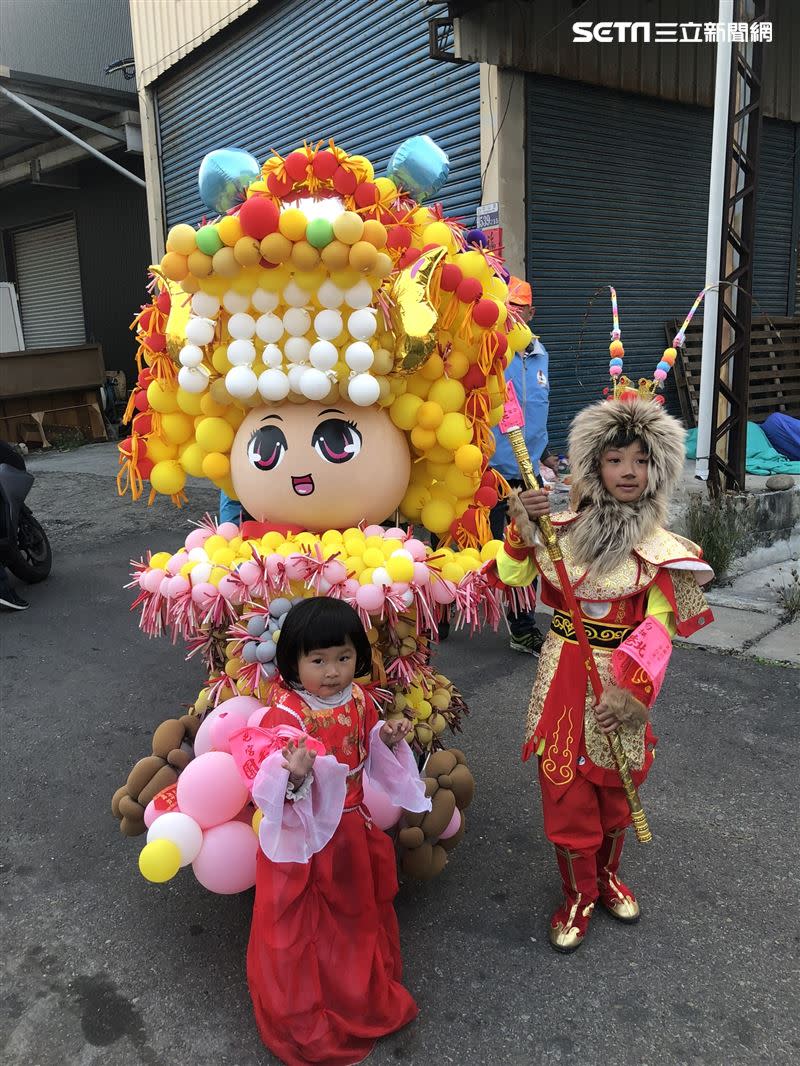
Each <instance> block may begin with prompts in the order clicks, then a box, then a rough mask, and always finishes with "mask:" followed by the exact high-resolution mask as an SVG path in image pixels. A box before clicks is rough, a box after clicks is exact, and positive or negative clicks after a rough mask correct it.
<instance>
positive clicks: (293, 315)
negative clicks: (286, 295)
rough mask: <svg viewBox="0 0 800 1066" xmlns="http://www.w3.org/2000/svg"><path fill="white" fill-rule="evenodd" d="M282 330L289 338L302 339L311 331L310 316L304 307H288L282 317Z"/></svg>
mask: <svg viewBox="0 0 800 1066" xmlns="http://www.w3.org/2000/svg"><path fill="white" fill-rule="evenodd" d="M283 328H284V329H285V330H286V332H287V333H288V334H289V336H290V337H302V336H303V334H304V333H308V331H309V330H310V329H311V315H310V314H309V313H308V311H306V309H305V308H304V307H290V308H289V310H288V311H287V312H286V314H285V315H284V316H283Z"/></svg>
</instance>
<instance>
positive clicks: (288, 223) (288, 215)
mask: <svg viewBox="0 0 800 1066" xmlns="http://www.w3.org/2000/svg"><path fill="white" fill-rule="evenodd" d="M307 224H308V222H307V219H306V216H305V215H304V214H303V212H302V211H301V210H300V209H299V208H297V207H287V208H286V210H285V211H281V215H280V218H279V219H278V229H279V230H280V231H281V233H282V234H283V235H284V237H286V238H287V239H288V240H290V241H301V240H302V239H303V237H305V235H306V225H307Z"/></svg>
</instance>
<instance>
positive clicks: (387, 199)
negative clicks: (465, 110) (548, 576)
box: [120, 137, 531, 545]
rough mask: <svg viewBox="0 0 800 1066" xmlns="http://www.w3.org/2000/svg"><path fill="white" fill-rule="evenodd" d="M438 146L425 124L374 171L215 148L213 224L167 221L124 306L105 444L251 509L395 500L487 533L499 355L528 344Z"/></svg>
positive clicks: (279, 521) (326, 511) (320, 154)
mask: <svg viewBox="0 0 800 1066" xmlns="http://www.w3.org/2000/svg"><path fill="white" fill-rule="evenodd" d="M446 174H447V163H446V157H445V156H444V155H443V153H441V152H440V150H439V149H438V148H437V147H436V146H435V145H434V144H433V142H432V141H430V140H429V139H428V138H424V137H414V138H410V140H409V141H407V142H405V143H404V145H402V146H401V148H400V149H398V151H397V152H396V153H395V155H394V157H393V159H392V162H391V164H390V166H389V169H388V176H386V177H378V178H376V177H375V175H374V172H373V168H372V165H371V164H370V163H369V161H368V160H367V159H365V158H364V157H362V156H355V155H348V154H347V153H346V152H345V151H343V150H342V149H341V148H339V147H337V146H336V145H334V144H333V142H329V143H328V144H324V145H323V144H319V145H316V146H310V145H306V146H304V147H303V148H301V149H298V150H296V151H294V152H291V153H290V154H289V155H288V156H286V158H281V157H279V156H273V157H271V158H270V159H268V160H267V161H266V163H264V165H263V167H261V169H260V171H259V170H258V169H257V164H256V162H255V160H253V159H252V157H250V156H247V155H246V153H242V152H235V151H231V150H228V149H226V150H224V151H222V152H219V153H216V152H212V153H211V154H210V155H209V156H207V157H206V159H205V160H204V161H203V166H202V168H201V175H200V178H201V194H203V196H204V199H205V200H206V204H207V206H208V208H209V210H211V211H214V212H218V217H215V218H213V220H212V221H204V222H203V224H202V225H199V226H197V227H195V226H191V225H187V224H182V225H177V226H174V227H173V229H172V230H171V231H170V233H169V236H168V238H167V251H166V254H165V255H164V257H163V258H162V260H161V263H160V264H159V265H158V266H157V267H154V268H152V273H153V300H152V303H151V304H148V305H147V306H146V307H144V308H143V309H142V311H141V313H140V315H139V316H138V319H137V329H138V340H139V345H140V347H139V362H140V366H141V373H140V374H139V378H138V381H137V387H136V389H135V390H134V393H133V395H132V397H131V403H130V405H129V410H128V412H127V416H128V420H132V426H131V436H130V437H129V438H127V439H126V440H125V441H123V442H122V443H121V445H120V452H121V462H122V465H123V471H122V474H121V477H122V479H123V482H122V483H123V484H124V479H125V478H126V477H127V484H128V485H130V487H131V489H132V492H133V495H134V496H135V497H136V496H138V495H139V493H140V492H141V491H142V488H143V481H144V480H147V481H149V483H150V488H151V490H152V492H154V493H163V494H166V495H169V496H172V497H173V499H174V500H175V501H176V502H178V503H179V502H180V501H181V499H182V494H183V489H184V485H185V481H186V477H187V475H191V476H194V477H205V478H207V479H209V480H210V481H211V482H213V484H214V485H216V486H217V487H219V488H220V489H223V490H224V491H225V492H226V493H227V494H228V495H229V496H232V497H234V498H237V499H239V500H241V502H242V505H243V507H244V509H245V510H246V511H247V512H248V513H249V514H250V515H251V516H252V517H253V518H256V519H258V520H259V521H264V522H273V523H275V524H276V525H278V526H288V527H292V528H294V529H297V530H303V529H305V530H311V531H320V530H324V529H328V528H337V529H344V528H347V527H349V526H354V525H358V524H359V523H362V522H365V523H373V522H380V521H382V520H383V519H385V518H388V517H390V516H393V515H394V514H395V513H396V512H399V514H400V516H402V517H403V518H405V519H407V520H409V521H414V522H422V523H423V524H424V525H425V526H427V527H428V528H429V529H431V530H432V531H433V532H434V533H436V534H439V535H440V536H442V537H446V538H448V539H449V538H451V537H452V538H454V539H455V540H457V541H458V542H459V543H460V544H462V545H466V544H474V543H476V542H477V541H480V540H483V539H488V537H489V531H488V525H487V512H488V509H489V508H491V507H492V506H493V505H494V503H495V502H496V500H497V494H498V491H499V490H501V489H502V483H501V482H500V480H499V479H498V477H497V475H496V474H495V473H494V472H493V471H492V470H491V469H489V466H488V464H489V460H490V458H491V455H492V452H493V449H494V440H493V437H492V433H491V427H492V426H493V425H496V424H497V423H498V422H499V420H500V418H501V416H502V410H503V401H504V396H505V382H504V376H503V372H504V368H505V367H506V365H507V363H508V361H509V360H510V358H511V357H512V356H513V354H514V352H515V351H518V350H520V349H522V348H524V347H525V346H526V344H527V343H528V342H529V340H530V336H531V335H530V331H529V330H528V328H527V326H525V325H524V324H523V323H521V322H520V321H518V320H517V319H516V318H515V316H514V313H513V309H511V308H510V307H509V304H508V289H507V286H506V283H505V280H504V278H505V277H507V274H506V272H505V270H504V268H503V266H502V263H501V262H500V260H498V259H497V258H496V257H495V256H494V255H493V254H492V253H491V252H490V251H489V250H488V248H487V246H486V240H485V238H484V235H483V234H482V233H481V232H480V231H477V230H472V231H469V232H465V231H464V229H463V227H462V226H460V225H459V224H458V223H457V222H455V221H453V220H449V219H446V218H444V217H443V216H442V212H441V209H440V207H439V206H438V205H434V206H420V204H419V203H418V200H417V199H415V197H422V196H428V195H431V194H433V193H435V191H436V190H437V188H438V186H439V185H440V184H441V182H442V181H443V179H444V178H445V177H446Z"/></svg>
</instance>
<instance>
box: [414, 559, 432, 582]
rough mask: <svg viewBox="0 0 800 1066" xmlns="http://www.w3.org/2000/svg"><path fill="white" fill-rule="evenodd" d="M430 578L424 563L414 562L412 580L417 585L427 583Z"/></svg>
mask: <svg viewBox="0 0 800 1066" xmlns="http://www.w3.org/2000/svg"><path fill="white" fill-rule="evenodd" d="M430 580H431V572H430V570H429V569H428V567H427V566H426V565H425V563H414V581H415V582H416V584H417V585H428V584H430Z"/></svg>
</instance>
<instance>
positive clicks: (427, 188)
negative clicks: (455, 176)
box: [386, 134, 450, 200]
mask: <svg viewBox="0 0 800 1066" xmlns="http://www.w3.org/2000/svg"><path fill="white" fill-rule="evenodd" d="M449 173H450V160H449V159H448V158H447V155H446V153H445V152H443V151H442V149H441V148H440V147H439V145H438V144H436V142H435V141H432V140H431V138H430V137H428V136H427V134H421V135H419V136H416V137H409V138H408V140H405V141H403V143H402V144H401V145H400V147H399V148H398V149H397V150H396V151H395V153H394V155H393V156H392V158H391V159H390V160H389V166H388V167H387V168H386V176H387V177H389V178H391V179H392V181H393V182H394V183H395V184H396V185H401V186H402V187H403V188H404V189H407V190H408V191H409V192H410V193H411V195H412V196H413V197H414V198H415V199H417V200H427V199H429V198H430V197H431V196H435V195H436V193H437V192H438V191H439V189H441V187H442V186H443V185H444V183H445V182H446V181H447V177H448V175H449Z"/></svg>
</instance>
